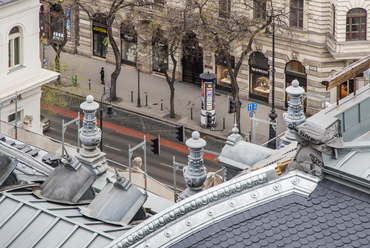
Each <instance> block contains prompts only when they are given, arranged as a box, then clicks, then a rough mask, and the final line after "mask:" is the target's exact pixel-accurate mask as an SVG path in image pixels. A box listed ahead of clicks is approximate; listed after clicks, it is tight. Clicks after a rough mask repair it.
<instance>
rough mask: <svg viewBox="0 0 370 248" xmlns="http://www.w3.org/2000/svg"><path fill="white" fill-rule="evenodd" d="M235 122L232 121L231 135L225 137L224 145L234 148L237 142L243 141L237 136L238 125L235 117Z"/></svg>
mask: <svg viewBox="0 0 370 248" xmlns="http://www.w3.org/2000/svg"><path fill="white" fill-rule="evenodd" d="M234 119H235V121H234V127H233V129H232V130H231V131H232V134H230V135H229V137H227V140H226V144H228V145H231V146H234V145H235V144H236V143H237V142H239V141H241V140H243V137H242V136H241V135H240V134H239V128H238V124H237V123H236V116H235V118H234Z"/></svg>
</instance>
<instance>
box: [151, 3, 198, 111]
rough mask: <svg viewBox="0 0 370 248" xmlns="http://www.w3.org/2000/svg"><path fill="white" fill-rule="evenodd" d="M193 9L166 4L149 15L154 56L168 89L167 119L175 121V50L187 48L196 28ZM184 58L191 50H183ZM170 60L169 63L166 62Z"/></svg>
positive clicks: (176, 57)
mask: <svg viewBox="0 0 370 248" xmlns="http://www.w3.org/2000/svg"><path fill="white" fill-rule="evenodd" d="M193 7H194V6H192V5H191V4H190V3H189V2H188V1H186V2H185V5H182V6H174V5H171V4H170V3H168V4H167V5H166V6H162V7H161V9H160V11H157V12H156V13H154V14H153V16H152V18H151V22H150V24H149V28H150V30H151V31H152V33H153V35H152V40H153V41H154V42H152V40H150V41H146V42H152V43H153V46H154V50H155V51H156V52H157V53H158V54H157V56H156V57H157V58H158V65H159V68H160V70H161V71H162V72H163V73H164V75H165V77H166V82H167V84H168V86H169V89H170V118H175V117H176V115H175V104H174V99H175V82H176V72H177V66H178V57H179V56H178V55H179V53H180V52H179V48H181V46H182V45H183V46H184V44H187V45H189V44H188V43H189V42H191V40H190V39H187V37H188V35H187V34H188V33H190V32H192V31H193V30H194V29H196V26H197V21H196V20H195V18H196V17H197V16H195V15H194V9H193ZM185 51H186V52H187V54H182V55H185V56H193V55H194V54H195V53H194V54H192V50H190V49H188V50H185ZM168 59H170V62H171V63H169V61H168Z"/></svg>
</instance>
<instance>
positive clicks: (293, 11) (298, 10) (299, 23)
mask: <svg viewBox="0 0 370 248" xmlns="http://www.w3.org/2000/svg"><path fill="white" fill-rule="evenodd" d="M303 3H304V2H303V0H291V1H290V26H291V27H296V28H303Z"/></svg>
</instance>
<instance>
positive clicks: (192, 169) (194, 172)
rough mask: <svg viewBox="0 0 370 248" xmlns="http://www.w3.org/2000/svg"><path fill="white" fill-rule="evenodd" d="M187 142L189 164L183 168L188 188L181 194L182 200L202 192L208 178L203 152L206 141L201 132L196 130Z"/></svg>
mask: <svg viewBox="0 0 370 248" xmlns="http://www.w3.org/2000/svg"><path fill="white" fill-rule="evenodd" d="M185 144H186V145H187V146H188V147H189V150H190V155H188V166H187V167H184V169H183V174H184V178H185V182H186V186H187V189H186V190H185V191H184V192H183V193H182V194H181V195H180V199H181V200H183V199H185V198H186V197H189V196H191V195H194V194H196V193H198V192H200V191H201V190H202V189H203V183H204V182H205V180H206V178H207V169H206V168H205V167H204V160H203V154H202V149H203V147H205V146H206V141H205V140H204V139H202V138H200V134H199V132H197V131H195V132H193V133H192V138H191V139H188V140H187V141H186V143H185Z"/></svg>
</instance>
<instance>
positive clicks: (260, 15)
mask: <svg viewBox="0 0 370 248" xmlns="http://www.w3.org/2000/svg"><path fill="white" fill-rule="evenodd" d="M253 17H254V19H262V20H264V19H266V1H263V0H254V1H253Z"/></svg>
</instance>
